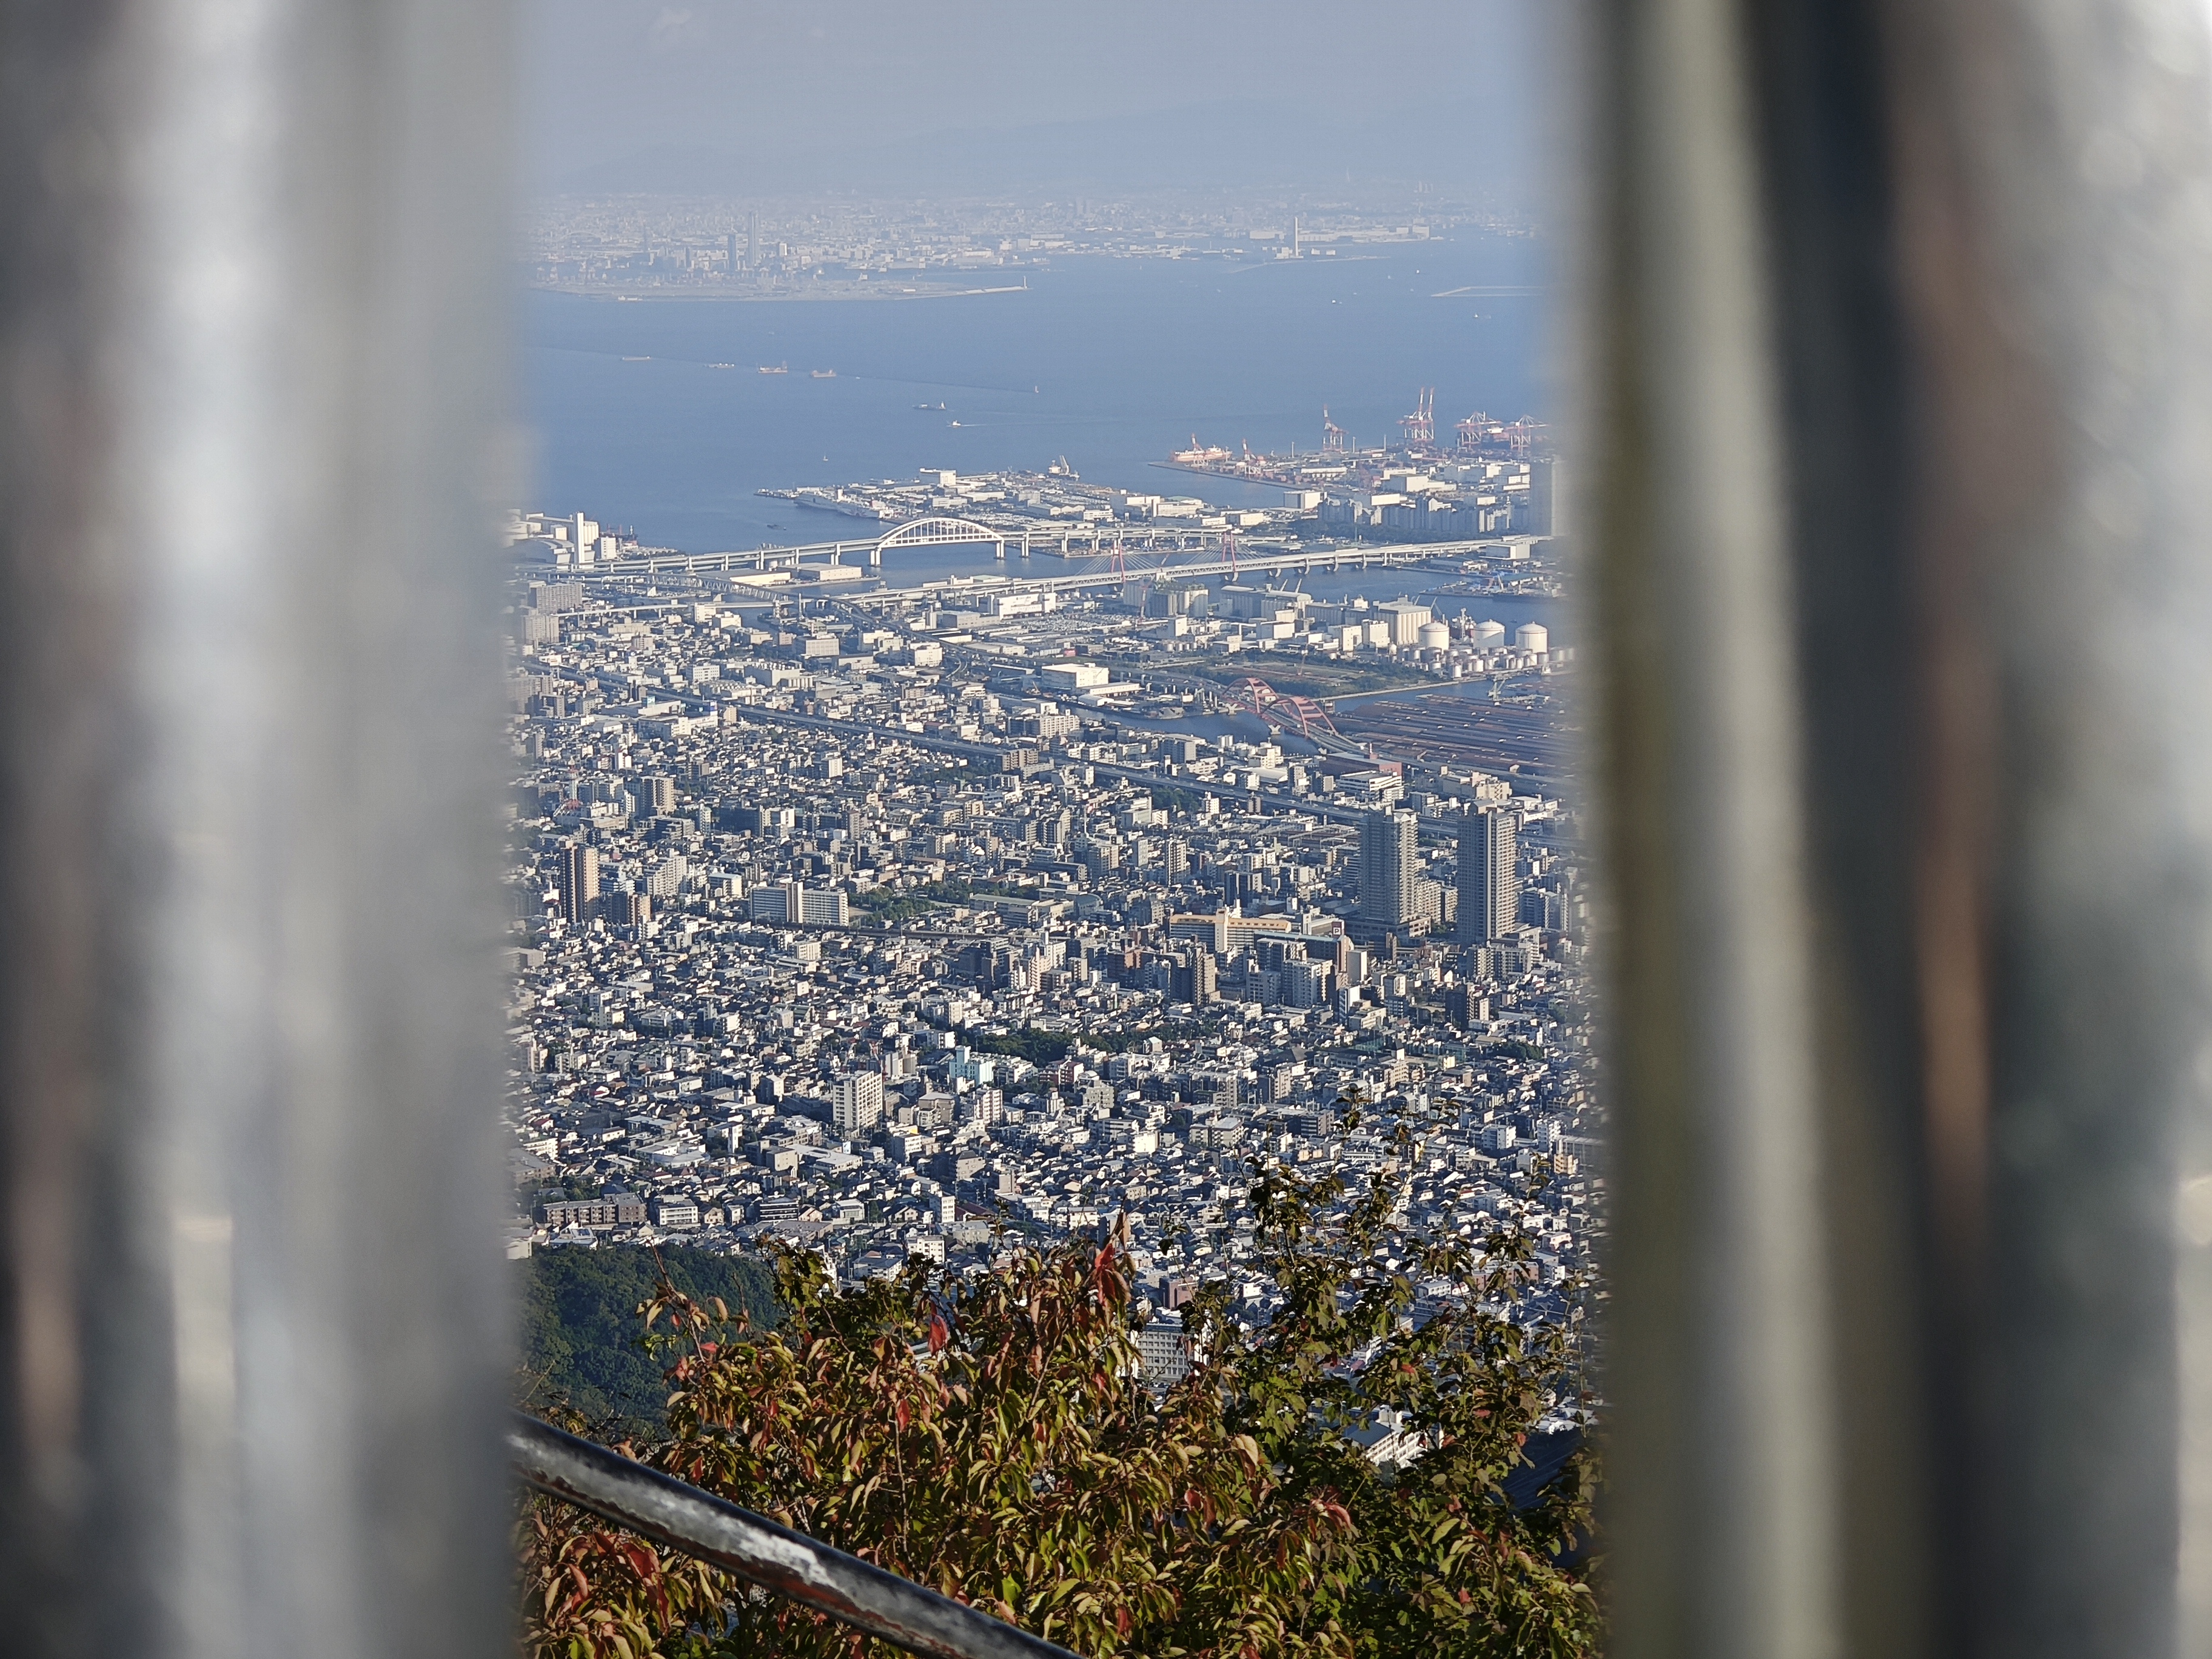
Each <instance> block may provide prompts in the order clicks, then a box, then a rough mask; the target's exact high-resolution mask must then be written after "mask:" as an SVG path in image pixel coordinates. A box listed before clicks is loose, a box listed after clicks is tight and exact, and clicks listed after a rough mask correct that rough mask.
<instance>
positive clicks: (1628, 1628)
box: [1583, 0, 2212, 1659]
mask: <svg viewBox="0 0 2212 1659" xmlns="http://www.w3.org/2000/svg"><path fill="white" fill-rule="evenodd" d="M1590 17H1591V21H1592V23H1593V28H1592V31H1591V33H1590V36H1589V51H1590V56H1589V65H1590V68H1591V70H1592V76H1591V82H1592V85H1593V86H1594V88H1595V96H1594V98H1593V100H1592V105H1593V109H1594V112H1595V119H1594V123H1593V125H1594V127H1595V132H1596V137H1595V148H1594V152H1593V153H1594V155H1595V159H1596V161H1597V167H1596V169H1595V192H1594V195H1593V197H1592V202H1593V208H1594V210H1593V212H1592V215H1591V222H1592V226H1593V229H1594V232H1595V238H1594V247H1593V253H1592V258H1591V261H1590V265H1589V275H1588V282H1587V284H1586V296H1587V298H1588V301H1589V306H1588V308H1587V313H1586V314H1587V317H1588V319H1589V323H1590V326H1591V328H1592V330H1593V336H1594V337H1593V338H1592V339H1591V340H1590V341H1589V342H1588V343H1586V347H1585V350H1584V354H1583V355H1584V356H1585V358H1586V361H1587V362H1589V364H1590V365H1591V371H1590V374H1589V406H1588V416H1589V418H1588V439H1589V443H1590V445H1591V447H1592V449H1593V452H1594V459H1596V460H1597V461H1598V462H1599V464H1600V465H1599V468H1598V471H1599V472H1600V475H1601V479H1602V483H1601V486H1600V489H1601V500H1600V501H1599V503H1598V505H1599V506H1600V507H1601V533H1600V536H1599V545H1598V546H1597V547H1596V548H1595V550H1594V555H1595V556H1594V558H1593V561H1592V567H1591V568H1592V572H1593V574H1594V576H1595V584H1594V585H1595V592H1596V599H1595V613H1596V614H1595V620H1596V622H1597V623H1598V625H1599V630H1600V633H1601V640H1602V651H1601V654H1602V658H1603V663H1604V679H1605V688H1604V690H1603V693H1602V696H1601V709H1600V711H1599V712H1600V713H1601V716H1602V718H1601V721H1600V726H1601V775H1602V779H1603V782H1604V785H1605V790H1604V809H1605V811H1604V816H1605V824H1606V828H1605V830H1604V835H1605V840H1606V851H1607V862H1608V864H1609V866H1610V869H1611V882H1612V889H1613V899H1614V908H1615V915H1616V923H1617V927H1616V937H1615V939H1614V940H1613V955H1612V963H1613V972H1612V975H1611V979H1612V984H1611V991H1610V998H1611V1000H1610V1004H1609V1006H1608V1010H1607V1013H1608V1018H1609V1020H1610V1022H1611V1024H1610V1030H1611V1035H1612V1042H1613V1060H1614V1062H1615V1071H1614V1091H1615V1096H1616V1100H1617V1105H1618V1109H1619V1111H1620V1118H1621V1135H1622V1143H1623V1146H1622V1157H1621V1158H1620V1167H1621V1173H1620V1177H1619V1179H1618V1182H1617V1183H1616V1187H1617V1191H1616V1199H1617V1205H1618V1213H1617V1229H1616V1233H1615V1245H1614V1261H1613V1284H1614V1292H1615V1294H1614V1302H1613V1342H1612V1349H1611V1352H1612V1356H1613V1368H1612V1370H1611V1373H1610V1376H1611V1383H1610V1387H1611V1392H1612V1394H1613V1402H1614V1405H1615V1407H1616V1422H1617V1425H1618V1437H1617V1445H1616V1450H1615V1455H1614V1459H1613V1476H1614V1479H1615V1481H1616V1492H1615V1496H1614V1503H1613V1525H1614V1528H1615V1540H1614V1543H1615V1552H1616V1553H1615V1558H1614V1559H1615V1560H1616V1563H1617V1565H1618V1577H1617V1580H1616V1583H1617V1611H1618V1629H1617V1632H1616V1636H1615V1642H1614V1650H1615V1651H1616V1652H1617V1653H1618V1654H1620V1655H1621V1656H1625V1659H1638V1656H1645V1655H1682V1656H1692V1655H1694V1656H1700V1659H1702V1656H1706V1655H1714V1654H1745V1655H1749V1654H1792V1655H1796V1654H1808V1655H1809V1654H1814V1653H1820V1654H1828V1653H1836V1654H1841V1653H1852V1654H1864V1655H1868V1656H1874V1655H1882V1656H1895V1655H1914V1654H1929V1655H1932V1654H1936V1653H1947V1654H1948V1653H1985V1654H1990V1655H2005V1656H2038V1655H2051V1656H2054V1659H2056V1656H2060V1655H2064V1656H2069V1659H2078V1656H2097V1659H2102V1656H2112V1659H2119V1656H2131V1659H2133V1656H2145V1655H2157V1654H2169V1653H2183V1654H2192V1655H2193V1654H2203V1653H2205V1652H2208V1651H2212V1619H2208V1613H2212V1589H2208V1586H2212V1316H2208V1306H2212V1301H2209V1300H2208V1297H2212V1261H2208V1260H2207V1257H2208V1253H2212V1133H2208V1129H2207V1121H2208V1110H2207V1108H2208V1103H2212V964H2208V951H2212V652H2208V650H2207V648H2206V646H2205V641H2206V640H2207V639H2208V638H2212V315H2208V308H2212V197H2208V181H2209V180H2212V74H2208V56H2212V54H2208V42H2207V39H2206V14H2205V12H2204V10H2203V8H2202V7H2200V6H2196V5H2187V4H2182V3H2178V0H2164V3H2162V0H2066V3H2061V0H1917V3H1911V4H1907V3H1900V0H1843V3H1840V4H1838V3H1816V0H1771V3H1767V4H1762V5H1759V6H1751V7H1743V6H1734V5H1729V4H1723V3H1721V0H1600V3H1598V4H1597V5H1595V7H1594V8H1593V9H1592V11H1591V13H1590ZM1777 794H1778V795H1780V796H1781V797H1783V798H1784V799H1783V800H1782V801H1779V802H1778V800H1777V799H1775V797H1776V795H1777ZM1806 1160H1809V1161H1806ZM1778 1302H1779V1303H1780V1304H1786V1305H1781V1306H1779V1307H1778ZM1806 1364H1813V1365H1814V1366H1815V1367H1816V1368H1817V1371H1818V1375H1817V1376H1815V1377H1813V1378H1810V1379H1808V1378H1806V1377H1805V1376H1803V1373H1802V1367H1803V1366H1804V1365H1806ZM1792 1367H1798V1368H1801V1369H1800V1370H1796V1372H1794V1373H1793V1371H1792V1370H1791V1368H1792ZM1747 1402H1748V1409H1747V1408H1746V1407H1747Z"/></svg>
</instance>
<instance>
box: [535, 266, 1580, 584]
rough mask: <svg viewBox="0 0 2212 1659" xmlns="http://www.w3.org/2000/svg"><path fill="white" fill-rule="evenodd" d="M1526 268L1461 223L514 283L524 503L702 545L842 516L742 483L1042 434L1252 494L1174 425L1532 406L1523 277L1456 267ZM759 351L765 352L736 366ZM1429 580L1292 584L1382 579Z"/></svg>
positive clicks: (941, 464) (1367, 418)
mask: <svg viewBox="0 0 2212 1659" xmlns="http://www.w3.org/2000/svg"><path fill="white" fill-rule="evenodd" d="M1548 276H1549V272H1548V270H1547V256H1546V252H1545V250H1544V248H1543V247H1542V246H1541V245H1540V244H1539V243H1537V242H1534V241H1533V240H1528V239H1524V238H1508V237H1498V236H1492V235H1486V234H1483V235H1478V234H1466V235H1462V236H1455V237H1454V238H1451V239H1449V240H1445V239H1438V240H1430V241H1426V242H1419V243H1407V244H1396V245H1392V246H1385V247H1380V248H1376V249H1373V250H1371V251H1369V252H1359V253H1354V252H1342V253H1340V254H1338V255H1336V256H1334V257H1333V258H1332V257H1309V258H1305V259H1302V260H1279V261H1275V260H1270V261H1265V262H1258V263H1254V262H1249V261H1235V260H1227V259H1223V258H1201V257H1184V258H1174V259H1169V258H1150V259H1117V258H1103V257H1079V258H1068V259H1065V260H1062V261H1060V263H1058V264H1054V266H1052V267H1051V268H1049V269H1045V270H1029V271H1027V272H1025V273H1022V272H1012V271H989V272H983V273H978V274H976V275H975V276H974V278H973V281H974V283H975V285H976V286H978V287H983V286H990V285H997V284H1002V283H1023V282H1025V283H1026V284H1027V286H1026V287H1025V288H1020V289H1016V290H1015V291H1012V292H1005V293H981V294H972V295H958V296H950V297H931V298H921V299H914V300H866V301H860V300H855V301H835V300H823V301H810V300H790V301H714V300H696V299H680V300H653V299H646V300H641V301H617V300H615V299H613V298H612V297H611V296H608V297H599V296H585V295H567V294H554V293H545V292H533V293H532V294H530V295H527V296H526V305H525V307H524V313H523V315H524V318H525V346H526V354H525V363H526V375H527V380H526V387H525V392H526V398H527V410H528V413H529V415H530V416H531V421H532V426H533V428H534V432H535V437H536V453H535V456H534V471H535V479H534V483H535V494H534V495H533V497H532V505H533V506H535V507H541V508H543V509H544V510H548V511H552V512H560V513H572V512H579V511H580V512H586V513H591V514H592V516H593V517H595V518H597V519H599V520H600V521H601V522H602V523H605V524H609V525H614V526H625V527H628V528H630V529H632V530H634V531H635V532H636V533H637V534H638V535H639V536H640V537H641V538H642V539H643V540H645V541H646V542H647V543H648V544H656V545H659V546H665V547H676V548H681V549H684V550H687V551H694V552H712V551H719V550H723V549H726V548H747V547H754V546H758V545H760V544H763V543H771V544H790V543H793V542H804V541H818V540H827V539H830V538H835V537H838V536H842V535H849V534H852V533H854V525H853V524H852V522H851V521H850V520H845V519H842V518H841V517H838V516H836V515H832V514H826V513H817V512H812V511H808V510H804V509H801V508H799V507H794V506H793V504H792V503H791V502H789V501H778V500H775V499H773V498H769V497H764V496H762V495H758V494H757V491H759V490H760V489H764V488H772V489H787V488H790V487H791V486H793V485H796V484H835V483H852V482H854V481H857V480H860V479H886V478H899V479H905V478H911V477H914V475H915V472H916V471H919V470H921V469H922V468H947V469H953V470H957V471H962V472H986V471H999V470H1002V469H1017V468H1018V469H1023V470H1027V471H1042V470H1043V469H1044V468H1045V467H1046V466H1048V465H1050V464H1051V463H1052V462H1053V461H1054V460H1056V459H1060V458H1061V457H1063V456H1064V457H1065V458H1066V459H1067V460H1068V462H1069V463H1070V464H1071V465H1073V467H1074V468H1075V470H1076V471H1078V472H1079V473H1080V474H1081V475H1082V476H1083V477H1085V478H1086V479H1092V480H1097V481H1099V482H1102V483H1111V484H1117V485H1121V486H1122V487H1124V488H1127V489H1142V490H1150V491H1164V492H1166V493H1170V494H1180V495H1203V496H1206V497H1208V498H1209V499H1212V500H1214V501H1219V502H1221V503H1223V504H1225V505H1268V506H1272V505H1274V504H1276V503H1277V501H1279V492H1277V491H1276V490H1274V489H1272V488H1270V489H1261V488H1257V487H1255V486H1250V485H1243V484H1238V483H1233V482H1230V481H1227V480H1217V479H1209V478H1205V477H1198V476H1195V475H1193V474H1190V473H1187V472H1182V471H1171V470H1169V469H1165V468H1162V467H1160V466H1158V465H1156V463H1158V461H1160V460H1162V459H1164V458H1165V457H1166V455H1167V454H1168V453H1169V452H1170V450H1174V449H1179V448H1182V447H1184V446H1185V445H1187V444H1188V443H1189V442H1190V441H1191V440H1192V439H1193V438H1194V437H1195V438H1197V439H1198V440H1200V441H1201V442H1204V443H1208V444H1220V445H1224V446H1225V447H1230V448H1232V449H1233V448H1235V447H1237V446H1238V445H1240V444H1245V443H1249V445H1250V446H1251V447H1253V448H1254V449H1255V450H1272V451H1282V450H1288V449H1292V448H1297V449H1302V450H1313V449H1317V448H1319V447H1320V445H1321V441H1322V409H1323V408H1324V407H1326V408H1327V409H1328V411H1329V414H1330V417H1331V418H1332V419H1334V421H1335V422H1336V424H1337V425H1339V426H1340V427H1342V428H1345V429H1346V431H1347V432H1348V433H1349V434H1350V435H1352V441H1354V442H1359V441H1370V442H1374V441H1383V440H1385V439H1394V438H1395V436H1396V434H1397V430H1398V424H1397V423H1398V417H1399V416H1401V415H1403V414H1405V413H1407V411H1408V410H1411V409H1412V408H1413V404H1414V400H1415V398H1416V397H1417V395H1418V393H1419V389H1420V388H1421V387H1424V386H1433V387H1434V388H1436V415H1437V427H1438V429H1439V431H1440V432H1441V433H1443V434H1444V435H1447V437H1448V435H1449V431H1450V428H1451V427H1452V425H1453V424H1454V423H1455V422H1457V421H1459V420H1460V419H1462V417H1463V416H1467V415H1468V414H1471V413H1473V412H1474V411H1476V410H1482V411H1485V412H1486V413H1488V414H1489V415H1491V416H1498V417H1503V418H1506V419H1511V418H1515V417H1517V416H1522V415H1526V414H1534V415H1536V416H1540V417H1541V416H1545V415H1546V414H1547V411H1548V410H1550V409H1551V408H1552V406H1553V402H1554V399H1553V397H1552V395H1551V388H1550V386H1549V385H1548V382H1547V376H1546V374H1545V373H1544V364H1545V339H1546V305H1547V302H1546V301H1545V299H1544V298H1542V297H1541V292H1539V293H1527V292H1524V293H1520V294H1484V293H1480V292H1476V293H1466V292H1455V291H1454V290H1465V289H1475V290H1481V289H1535V290H1541V289H1542V288H1543V286H1544V285H1545V283H1546V282H1547V278H1548ZM717 364H728V365H732V366H733V367H729V368H717V367H714V365H717ZM763 364H785V365H787V366H788V368H789V373H787V374H774V375H770V374H760V373H758V372H757V370H758V368H760V366H762V365H763ZM817 369H823V370H829V369H834V370H835V371H836V378H835V379H821V380H817V379H815V378H814V377H813V374H812V371H814V370H817ZM921 404H927V408H920V407H917V405H921ZM939 404H942V405H943V407H942V408H939ZM954 422H958V424H957V426H956V425H954V424H953V423H954ZM895 557H896V556H895ZM922 557H924V556H920V555H909V556H908V559H909V560H916V559H921V558H922ZM926 562H927V574H930V575H933V576H934V575H938V574H945V573H946V572H949V571H951V570H954V569H966V568H969V567H970V566H972V567H973V568H975V569H978V570H987V569H990V568H994V567H993V565H992V562H991V558H990V555H989V553H988V552H987V550H981V551H977V550H966V549H957V550H931V551H930V552H929V553H928V554H927V556H926ZM1038 568H1048V567H1047V566H1046V565H1045V563H1044V562H1042V561H1041V562H1039V566H1038ZM1049 568H1051V569H1052V570H1054V573H1055V574H1057V573H1058V572H1060V571H1061V570H1066V569H1071V568H1081V567H1079V566H1074V567H1072V566H1065V565H1061V564H1060V562H1058V561H1053V562H1051V563H1050V565H1049ZM902 574H904V575H906V576H907V577H908V579H909V580H911V579H915V578H917V577H919V576H920V575H921V574H924V572H923V570H922V569H921V568H915V569H914V570H912V571H910V572H908V571H903V570H902V571H901V572H898V573H891V579H892V580H895V581H896V580H899V578H900V576H901V575H902ZM1433 580H1435V579H1434V578H1432V577H1428V578H1425V577H1423V576H1421V575H1419V574H1417V573H1412V572H1398V573H1392V574H1389V575H1387V576H1382V577H1376V578H1370V579H1364V580H1363V579H1357V578H1351V577H1345V578H1339V579H1335V580H1334V581H1332V580H1329V579H1326V578H1316V579H1315V580H1310V581H1309V583H1308V584H1307V586H1308V587H1309V589H1310V591H1314V592H1332V593H1334V592H1339V591H1343V592H1362V591H1366V590H1367V589H1368V588H1369V587H1370V586H1372V587H1375V588H1376V594H1377V596H1380V594H1381V592H1382V591H1383V589H1385V588H1387V589H1388V590H1389V592H1391V593H1396V592H1404V591H1407V589H1408V588H1409V587H1412V588H1418V587H1419V586H1422V585H1423V584H1424V582H1425V581H1433ZM1377 584H1379V586H1377ZM1458 608H1459V607H1458V605H1449V606H1447V607H1446V609H1447V610H1449V611H1457V609H1458ZM1469 608H1470V609H1472V610H1473V611H1474V613H1475V614H1477V615H1492V614H1494V615H1497V616H1498V617H1500V619H1501V620H1504V621H1506V622H1507V623H1509V625H1511V624H1512V623H1515V622H1516V621H1518V620H1520V619H1522V617H1525V616H1526V615H1530V614H1534V615H1536V616H1537V619H1538V620H1543V621H1547V622H1552V623H1556V622H1557V621H1558V620H1559V618H1558V617H1553V616H1550V615H1544V614H1541V612H1542V611H1546V610H1551V611H1556V610H1557V607H1536V608H1533V609H1524V608H1523V607H1522V606H1518V605H1516V606H1513V607H1511V611H1512V613H1513V614H1511V615H1509V614H1508V613H1507V609H1506V608H1504V607H1502V606H1501V605H1498V604H1491V605H1487V606H1485V605H1481V604H1480V603H1478V602H1473V601H1470V602H1469Z"/></svg>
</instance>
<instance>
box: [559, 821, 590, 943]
mask: <svg viewBox="0 0 2212 1659" xmlns="http://www.w3.org/2000/svg"><path fill="white" fill-rule="evenodd" d="M598 903H599V848H596V847H593V846H591V845H589V844H588V843H586V842H577V843H576V844H575V845H574V846H573V847H571V848H568V851H567V852H566V853H564V854H562V855H561V919H562V921H565V922H567V923H568V925H569V926H570V927H582V926H583V925H584V924H585V923H586V922H587V921H590V920H591V919H592V908H593V907H594V906H596V905H597V904H598Z"/></svg>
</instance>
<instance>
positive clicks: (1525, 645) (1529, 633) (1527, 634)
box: [1513, 623, 1552, 657]
mask: <svg viewBox="0 0 2212 1659" xmlns="http://www.w3.org/2000/svg"><path fill="white" fill-rule="evenodd" d="M1513 648H1514V649H1515V650H1516V651H1528V652H1533V653H1535V654H1536V655H1537V656H1540V657H1541V656H1542V655H1543V654H1544V653H1545V652H1547V651H1549V650H1550V649H1551V648H1552V635H1551V630H1550V629H1547V628H1546V627H1545V626H1544V624H1543V623H1522V624H1521V626H1520V627H1518V628H1516V629H1514V630H1513Z"/></svg>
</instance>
